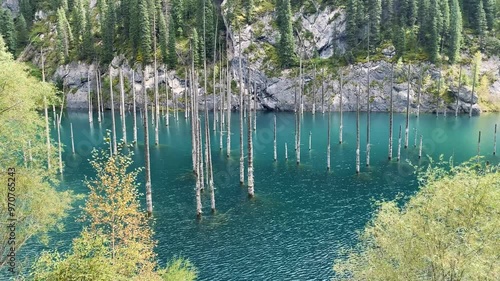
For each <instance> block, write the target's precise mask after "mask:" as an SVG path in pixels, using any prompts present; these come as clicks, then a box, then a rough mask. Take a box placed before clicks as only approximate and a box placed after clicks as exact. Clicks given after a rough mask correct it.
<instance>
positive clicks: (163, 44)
mask: <svg viewBox="0 0 500 281" xmlns="http://www.w3.org/2000/svg"><path fill="white" fill-rule="evenodd" d="M171 24H172V23H171ZM158 33H159V36H158V38H159V43H160V51H161V57H162V59H163V62H164V63H166V62H167V23H166V22H165V16H164V15H163V13H162V12H159V13H158Z"/></svg>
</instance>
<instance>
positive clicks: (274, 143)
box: [273, 113, 496, 162]
mask: <svg viewBox="0 0 500 281" xmlns="http://www.w3.org/2000/svg"><path fill="white" fill-rule="evenodd" d="M495 128H496V126H495ZM273 147H274V150H273V156H274V162H276V161H277V160H278V148H277V142H276V113H275V114H274V141H273Z"/></svg>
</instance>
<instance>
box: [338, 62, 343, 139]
mask: <svg viewBox="0 0 500 281" xmlns="http://www.w3.org/2000/svg"><path fill="white" fill-rule="evenodd" d="M343 78H344V77H343V71H342V69H341V70H340V85H339V86H340V88H339V94H340V127H339V143H340V144H342V134H343V133H342V129H343V128H344V112H343V104H342V87H343V83H344V81H343V80H344V79H343Z"/></svg>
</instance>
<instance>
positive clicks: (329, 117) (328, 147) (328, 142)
mask: <svg viewBox="0 0 500 281" xmlns="http://www.w3.org/2000/svg"><path fill="white" fill-rule="evenodd" d="M330 119H331V110H330V103H328V123H327V124H328V125H327V126H328V129H327V130H326V131H327V138H326V139H327V140H326V170H327V171H330Z"/></svg>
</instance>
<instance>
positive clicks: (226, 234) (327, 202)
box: [27, 112, 500, 280]
mask: <svg viewBox="0 0 500 281" xmlns="http://www.w3.org/2000/svg"><path fill="white" fill-rule="evenodd" d="M116 116H117V118H116V131H117V133H118V136H119V138H121V132H122V130H121V123H120V118H119V115H118V114H117V115H116ZM371 116H372V117H371V125H372V130H371V143H372V145H371V166H370V167H366V165H365V163H366V162H365V151H366V127H365V126H366V113H362V114H361V129H360V130H361V173H360V174H359V175H356V173H355V149H356V127H355V126H356V125H355V124H356V123H355V121H356V120H355V118H356V115H355V113H351V112H349V113H344V129H343V131H344V134H343V139H344V142H343V143H342V144H339V142H338V139H339V138H338V136H339V133H338V132H339V121H340V118H339V113H332V115H331V118H332V119H331V128H332V131H331V170H330V171H329V172H328V171H327V170H326V143H327V136H326V132H327V129H326V128H327V117H328V114H327V113H325V114H324V115H322V114H321V113H317V114H316V115H315V116H314V115H312V114H311V113H305V114H304V117H303V120H302V137H301V143H302V146H301V163H300V165H299V166H297V165H296V162H295V159H296V156H295V151H294V150H293V146H294V114H293V113H278V114H277V127H278V137H277V139H278V161H277V162H274V161H273V120H274V113H266V112H259V113H258V115H257V130H256V132H255V133H254V167H255V168H254V169H255V192H256V197H255V198H254V199H253V200H249V199H248V198H247V190H246V186H240V184H239V160H238V159H239V147H238V145H239V127H238V126H239V122H238V118H239V116H238V113H233V114H232V121H231V126H232V129H231V130H232V131H231V133H232V137H231V141H232V143H231V147H232V151H231V157H230V158H229V159H228V158H226V152H225V146H226V136H225V135H224V138H223V141H224V150H223V151H220V150H219V131H218V130H217V132H213V131H212V129H211V130H210V132H211V133H210V134H211V138H212V139H211V143H212V158H213V163H214V164H213V165H214V167H213V171H214V180H215V187H216V204H217V210H218V211H217V213H216V214H215V215H212V214H211V213H210V202H209V200H210V199H209V193H208V192H205V193H204V194H203V195H202V197H203V204H204V205H203V211H204V215H203V219H202V220H201V221H197V220H196V216H195V210H196V209H195V208H196V206H195V191H194V187H195V182H194V177H193V174H192V161H191V133H190V125H189V121H188V120H185V119H184V114H183V113H179V118H180V119H179V120H177V121H176V120H175V119H174V118H173V117H172V116H171V117H170V126H169V127H166V126H165V120H164V119H163V118H162V120H161V125H160V144H159V145H158V146H155V145H154V128H153V127H152V126H151V125H150V142H151V167H152V174H151V177H152V190H153V204H154V217H155V218H156V225H155V231H156V238H157V239H158V247H157V249H156V252H157V253H158V257H159V259H160V262H161V263H165V262H166V261H167V260H168V259H170V258H172V257H174V256H183V257H186V258H188V259H190V260H191V261H192V262H193V263H194V265H195V266H196V267H197V268H198V270H199V280H327V279H330V278H331V277H332V276H333V271H332V265H333V261H334V259H335V258H336V257H338V255H337V253H338V251H339V249H340V248H342V247H348V246H352V245H354V243H355V242H356V233H357V231H359V230H361V229H362V228H363V226H364V225H365V224H366V222H367V221H368V220H369V219H370V217H371V215H372V211H373V209H374V207H373V200H372V199H393V198H394V197H395V196H396V195H397V194H398V193H403V194H405V195H408V196H409V195H412V194H413V193H414V192H415V191H416V190H417V189H418V186H417V181H416V176H415V175H414V173H413V169H412V168H411V167H410V165H409V164H408V163H407V161H410V162H411V163H413V164H417V165H426V164H427V163H428V161H427V160H426V158H425V157H423V159H421V160H419V159H418V147H417V148H415V147H414V146H413V145H414V136H415V132H414V128H417V134H418V135H420V134H422V135H423V154H424V155H427V154H428V155H430V156H432V157H434V158H437V157H438V156H439V155H440V154H443V155H444V156H445V157H446V158H448V157H451V156H453V157H454V159H455V162H463V161H465V160H468V159H469V158H471V157H473V156H475V155H476V154H477V138H478V132H479V131H482V139H481V155H484V156H485V159H486V160H488V161H490V162H492V163H498V160H499V158H498V155H497V156H493V153H492V152H493V130H494V124H495V123H500V114H484V115H482V116H481V117H473V118H469V117H468V116H466V115H464V116H459V117H458V118H455V117H454V116H448V117H444V116H442V115H440V116H438V117H436V116H435V115H431V114H422V115H421V116H420V117H419V118H416V117H415V116H412V117H411V118H410V138H409V144H410V146H409V148H408V149H404V148H402V153H401V155H402V157H401V158H402V159H401V162H399V163H398V162H397V161H396V154H397V137H398V129H399V125H402V127H403V140H402V143H403V144H404V127H405V114H395V116H394V152H393V155H394V156H393V157H394V158H393V160H392V161H388V159H387V158H388V155H387V154H388V135H389V129H388V118H389V115H388V114H387V113H372V115H371ZM210 119H211V120H212V115H211V117H210ZM150 121H151V119H150ZM70 122H71V123H72V124H73V128H74V135H75V146H76V155H72V153H71V143H70ZM126 122H127V124H126V125H127V130H128V135H127V139H128V141H129V142H130V141H132V138H133V134H132V126H133V125H132V122H133V119H132V116H131V115H130V114H128V115H127V117H126ZM138 127H139V133H138V139H139V142H138V144H137V145H136V146H135V149H134V152H135V155H134V160H135V166H137V167H139V166H143V165H144V155H143V151H144V143H143V130H142V119H140V118H138ZM106 129H111V115H110V112H107V113H106V116H105V120H104V122H103V123H102V124H99V123H98V122H97V115H96V114H95V115H94V123H93V124H92V125H89V123H88V116H87V113H86V112H67V113H65V116H64V117H63V120H62V131H61V133H62V140H63V142H64V144H65V146H66V152H64V155H63V159H64V161H65V165H66V166H65V172H64V176H63V182H62V187H61V188H67V189H71V190H74V191H75V192H77V193H82V194H85V193H87V189H86V188H85V187H84V186H83V183H82V180H83V179H84V177H85V176H89V177H92V176H93V175H94V171H93V170H92V169H91V167H90V164H89V163H88V158H89V156H90V149H91V147H93V146H98V147H105V145H104V144H103V135H104V134H105V130H106ZM52 132H53V136H54V139H56V137H57V136H56V134H55V130H52ZM309 132H311V133H312V150H311V151H309V150H308V139H309ZM224 133H225V132H224ZM244 140H245V151H246V129H245V139H244ZM285 142H287V143H288V157H289V159H288V161H285V159H284V150H285V148H284V143H285ZM417 145H418V143H417ZM245 170H246V169H245ZM138 182H140V183H143V182H144V174H141V175H140V177H139V178H138ZM141 188H144V185H141ZM141 192H144V190H141ZM141 202H142V203H143V205H144V199H143V198H142V197H141ZM78 212H79V211H78V209H77V208H76V209H75V210H73V211H72V212H71V216H72V217H71V218H69V219H68V220H67V222H66V232H64V233H62V234H57V235H55V236H54V241H53V243H54V245H56V246H57V247H58V248H59V249H61V250H64V249H67V247H68V245H69V243H70V241H71V238H72V237H74V236H76V235H78V233H79V231H80V229H81V225H80V224H78V223H75V222H74V221H75V219H74V217H75V216H77V215H78ZM40 250H41V248H40V247H39V246H36V247H31V248H30V249H29V250H27V251H28V252H33V253H37V252H39V251H40Z"/></svg>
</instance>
